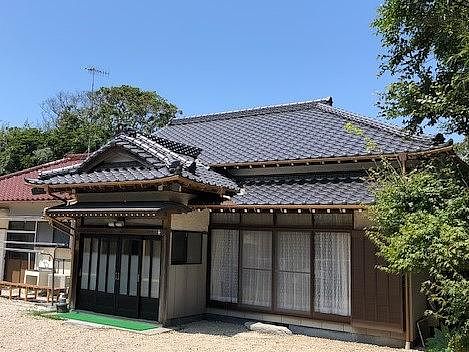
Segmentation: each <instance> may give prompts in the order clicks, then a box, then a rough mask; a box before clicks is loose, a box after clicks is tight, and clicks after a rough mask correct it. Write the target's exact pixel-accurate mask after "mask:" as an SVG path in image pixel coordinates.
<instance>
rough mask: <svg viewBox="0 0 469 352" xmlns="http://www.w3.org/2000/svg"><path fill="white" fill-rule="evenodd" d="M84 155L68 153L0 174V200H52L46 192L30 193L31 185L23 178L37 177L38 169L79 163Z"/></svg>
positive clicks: (42, 169) (49, 168) (43, 169)
mask: <svg viewBox="0 0 469 352" xmlns="http://www.w3.org/2000/svg"><path fill="white" fill-rule="evenodd" d="M86 157H87V154H69V155H66V156H65V157H64V158H63V159H60V160H55V161H51V162H49V163H46V164H42V165H38V166H34V167H31V168H29V169H25V170H21V171H17V172H14V173H12V174H9V175H4V176H0V202H7V201H10V202H11V201H45V200H54V198H52V197H51V196H49V195H47V194H38V195H33V194H32V193H31V186H28V185H27V184H26V183H25V181H24V179H25V178H37V176H38V174H39V172H40V171H45V170H51V169H57V168H60V167H64V166H70V165H75V164H79V163H80V162H82V161H83V160H84V159H86Z"/></svg>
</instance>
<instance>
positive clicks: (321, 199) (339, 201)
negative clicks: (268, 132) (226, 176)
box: [231, 173, 373, 205]
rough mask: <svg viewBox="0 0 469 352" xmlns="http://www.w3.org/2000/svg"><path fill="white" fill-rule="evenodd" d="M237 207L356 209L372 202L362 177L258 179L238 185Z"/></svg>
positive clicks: (292, 176)
mask: <svg viewBox="0 0 469 352" xmlns="http://www.w3.org/2000/svg"><path fill="white" fill-rule="evenodd" d="M238 183H239V185H240V187H242V189H243V192H241V193H239V194H237V195H235V196H233V197H232V198H231V200H232V201H233V202H234V203H235V204H238V205H319V204H320V205H358V204H369V203H372V202H373V197H372V195H371V192H370V190H369V185H368V183H367V181H366V174H363V173H350V174H343V173H336V174H312V175H311V174H307V175H301V174H300V175H281V176H258V177H252V178H245V179H242V180H239V181H238Z"/></svg>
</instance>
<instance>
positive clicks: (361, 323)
mask: <svg viewBox="0 0 469 352" xmlns="http://www.w3.org/2000/svg"><path fill="white" fill-rule="evenodd" d="M351 325H352V326H353V327H355V328H361V329H373V330H384V331H392V332H397V333H404V331H405V329H404V328H403V327H402V326H400V325H397V324H386V323H380V322H374V321H365V320H357V319H352V320H351Z"/></svg>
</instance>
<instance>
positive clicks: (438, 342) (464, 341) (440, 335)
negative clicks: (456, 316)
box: [426, 327, 469, 352]
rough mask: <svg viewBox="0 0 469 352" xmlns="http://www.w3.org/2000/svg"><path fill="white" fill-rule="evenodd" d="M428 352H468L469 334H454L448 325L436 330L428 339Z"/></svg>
mask: <svg viewBox="0 0 469 352" xmlns="http://www.w3.org/2000/svg"><path fill="white" fill-rule="evenodd" d="M426 347H427V349H426V350H427V352H467V351H469V336H463V335H461V334H454V333H453V332H452V331H450V330H449V329H448V328H447V327H443V328H442V329H441V330H438V329H437V330H436V331H435V336H434V337H431V338H429V339H428V340H427V341H426Z"/></svg>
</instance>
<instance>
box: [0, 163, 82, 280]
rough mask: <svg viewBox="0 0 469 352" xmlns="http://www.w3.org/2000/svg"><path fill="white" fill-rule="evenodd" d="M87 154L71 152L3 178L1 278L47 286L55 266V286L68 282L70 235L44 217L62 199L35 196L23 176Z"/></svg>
mask: <svg viewBox="0 0 469 352" xmlns="http://www.w3.org/2000/svg"><path fill="white" fill-rule="evenodd" d="M84 157H85V156H84V155H68V156H66V157H64V158H63V159H60V160H56V161H53V162H50V163H47V164H43V165H39V166H35V167H32V168H29V169H26V170H22V171H19V172H15V173H13V174H9V175H5V176H1V177H0V281H2V280H4V281H8V282H14V283H29V284H36V285H41V286H48V285H49V281H50V280H51V271H52V268H53V267H54V269H55V271H56V274H57V280H56V282H55V286H57V285H59V286H60V285H62V286H64V285H65V282H66V281H67V282H68V281H69V280H68V279H69V277H70V249H69V248H68V245H69V236H68V235H67V234H64V233H63V232H60V231H58V230H54V229H53V228H52V227H51V226H50V224H49V222H48V221H47V220H46V219H45V218H44V217H43V210H44V208H45V207H50V206H54V205H58V204H61V203H63V202H62V201H60V200H58V199H54V198H53V197H52V196H50V195H47V194H42V195H33V194H32V193H31V187H29V186H28V185H27V184H26V183H25V182H24V179H25V178H31V177H37V175H38V174H39V172H40V171H45V170H50V169H54V168H57V167H63V166H68V165H73V164H76V163H79V162H81V161H82V160H83V159H84ZM56 247H57V248H58V249H57V250H55V248H56ZM54 250H55V256H54ZM54 257H55V265H54V266H53V265H52V260H53V258H54Z"/></svg>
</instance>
